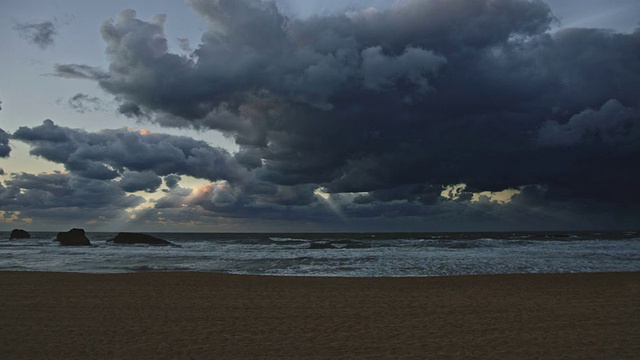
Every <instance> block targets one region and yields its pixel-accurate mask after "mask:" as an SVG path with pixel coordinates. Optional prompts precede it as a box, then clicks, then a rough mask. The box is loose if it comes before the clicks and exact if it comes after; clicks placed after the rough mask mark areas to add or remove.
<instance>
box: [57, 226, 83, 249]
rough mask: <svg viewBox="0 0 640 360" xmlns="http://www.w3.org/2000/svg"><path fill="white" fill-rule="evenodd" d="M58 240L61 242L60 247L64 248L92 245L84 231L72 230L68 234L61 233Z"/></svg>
mask: <svg viewBox="0 0 640 360" xmlns="http://www.w3.org/2000/svg"><path fill="white" fill-rule="evenodd" d="M56 238H57V239H58V241H60V245H64V246H86V245H91V242H90V241H89V239H88V238H87V236H86V235H85V234H84V229H71V230H69V231H67V232H59V233H58V236H57V237H56Z"/></svg>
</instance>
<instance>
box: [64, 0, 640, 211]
mask: <svg viewBox="0 0 640 360" xmlns="http://www.w3.org/2000/svg"><path fill="white" fill-rule="evenodd" d="M188 4H189V6H191V7H192V8H193V9H194V10H195V11H196V12H197V13H198V14H200V15H201V16H203V17H204V18H205V19H207V21H208V23H209V28H208V30H207V31H206V32H205V33H204V34H203V36H202V39H201V43H200V44H199V45H198V47H197V48H196V49H195V50H194V52H193V57H186V56H180V55H178V54H173V53H170V52H169V51H168V46H167V40H166V36H165V34H164V29H163V23H164V17H162V16H160V17H156V18H154V19H152V20H151V21H143V20H140V19H138V18H136V14H135V12H133V11H132V10H126V11H123V12H121V13H120V14H118V16H117V17H116V18H115V19H113V20H110V21H107V22H105V23H104V24H103V26H102V28H101V31H102V36H103V38H104V39H105V41H106V43H107V54H108V55H109V59H110V65H109V69H108V71H106V72H102V71H98V70H96V71H94V72H91V73H89V74H86V75H82V74H85V73H86V71H79V72H78V73H79V74H80V76H79V77H85V78H93V79H95V80H98V81H99V84H100V85H101V87H102V88H103V89H105V90H106V91H108V92H110V93H112V94H113V95H115V96H116V97H117V98H118V99H120V101H121V102H122V106H121V109H120V111H121V112H122V113H123V114H126V115H128V116H132V117H149V118H150V119H151V120H152V121H155V122H157V123H158V124H160V125H162V126H176V127H185V126H192V127H196V128H204V129H215V130H220V131H222V132H224V133H225V134H228V135H230V136H233V137H235V139H236V143H237V144H238V145H239V146H240V151H239V152H238V153H236V154H235V156H234V161H235V163H236V164H237V165H238V166H242V167H244V168H245V169H246V171H248V172H250V175H246V174H245V175H246V176H243V180H242V181H237V180H234V179H232V178H227V177H221V179H226V180H229V181H230V183H231V184H232V185H233V186H232V189H233V191H234V193H233V194H231V195H229V194H225V195H224V196H222V195H221V197H220V199H224V201H222V200H221V201H220V203H225V204H227V206H229V204H231V203H233V204H238V203H240V204H243V201H244V196H245V194H253V195H255V194H258V193H259V192H258V191H262V192H264V194H262V195H261V196H263V197H264V198H266V197H267V196H273V197H275V198H278V197H279V196H280V195H277V194H278V191H280V193H281V195H283V190H282V189H288V190H291V189H295V190H291V191H292V193H294V194H296V195H295V196H292V197H291V198H292V199H295V200H291V202H292V203H296V204H305V203H306V204H310V203H315V201H316V197H314V196H313V194H312V192H313V191H314V189H316V188H317V187H318V186H323V187H324V188H325V189H326V190H327V191H328V192H331V193H339V192H370V193H369V194H368V195H363V196H362V197H360V198H358V200H357V201H358V202H360V203H361V204H362V205H364V204H375V203H383V202H394V201H399V200H406V201H410V202H416V203H421V204H433V203H434V202H436V201H437V200H438V199H439V196H438V193H439V190H441V189H442V187H443V186H446V185H450V184H458V183H465V184H467V186H468V188H467V189H468V191H467V193H465V196H466V197H465V198H464V199H465V201H466V199H467V198H468V197H469V196H470V194H471V192H472V191H473V192H479V191H500V190H504V189H507V188H519V187H521V186H525V185H536V186H542V187H544V188H545V189H547V190H546V192H545V196H546V197H547V198H548V199H558V200H576V199H587V200H597V201H599V202H614V203H617V204H623V203H630V204H633V203H637V201H638V200H640V190H638V187H637V186H635V182H637V181H636V179H638V177H639V176H640V170H639V169H640V168H638V167H635V166H632V165H631V164H635V163H637V162H638V160H640V149H639V148H638V146H639V145H637V144H638V143H640V142H638V141H637V137H638V130H637V129H638V124H639V121H640V120H639V118H638V108H639V101H640V100H639V98H638V97H637V89H639V88H640V62H638V58H639V57H640V31H636V32H634V33H631V34H620V33H614V32H611V31H605V30H599V29H566V30H562V31H558V32H555V33H550V32H549V31H548V30H549V28H550V26H551V25H552V24H553V23H554V22H555V21H556V19H555V17H554V16H553V14H552V13H551V12H550V9H549V7H548V6H547V5H546V4H545V3H544V2H542V1H525V0H491V1H490V0H473V1H469V0H447V1H445V0H431V1H418V0H408V1H404V2H400V3H398V4H397V5H395V6H394V7H392V8H391V9H389V10H386V11H376V10H365V11H360V12H351V13H349V14H348V15H344V14H330V15H315V16H312V17H310V18H307V19H290V18H287V17H285V16H284V15H282V13H280V12H279V10H278V9H277V7H276V4H275V2H263V1H259V0H239V1H228V0H192V1H189V2H188ZM71 66H72V68H71V69H69V70H67V71H64V72H61V73H73V71H72V70H73V69H75V68H74V67H77V66H79V65H71ZM93 73H95V74H100V75H99V76H95V75H91V74H93ZM156 174H158V175H163V174H166V172H165V173H162V172H158V171H156ZM183 174H186V172H183ZM204 177H205V178H209V179H211V178H212V177H211V176H204ZM258 189H260V190H258ZM285 193H286V191H285ZM221 194H222V193H221ZM227 195H228V196H227ZM232 195H233V196H232ZM540 196H541V195H540ZM283 197H285V196H284V195H283ZM311 199H314V200H313V201H312V200H311ZM232 200H233V201H232ZM256 201H257V200H256V199H254V202H253V203H254V204H255V203H256Z"/></svg>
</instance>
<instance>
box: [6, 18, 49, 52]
mask: <svg viewBox="0 0 640 360" xmlns="http://www.w3.org/2000/svg"><path fill="white" fill-rule="evenodd" d="M13 29H14V30H15V31H17V32H18V33H19V34H20V36H21V37H22V38H24V39H26V40H27V41H29V42H30V43H32V44H34V45H37V46H39V47H40V48H41V49H46V48H47V47H48V46H51V45H53V42H54V37H55V36H56V35H57V31H56V26H55V25H54V23H53V22H51V21H43V22H39V23H18V24H16V25H15V26H14V27H13Z"/></svg>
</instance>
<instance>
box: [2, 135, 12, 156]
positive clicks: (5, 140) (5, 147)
mask: <svg viewBox="0 0 640 360" xmlns="http://www.w3.org/2000/svg"><path fill="white" fill-rule="evenodd" d="M9 154H11V147H10V146H9V134H7V133H6V132H5V131H4V130H2V129H0V158H6V157H9Z"/></svg>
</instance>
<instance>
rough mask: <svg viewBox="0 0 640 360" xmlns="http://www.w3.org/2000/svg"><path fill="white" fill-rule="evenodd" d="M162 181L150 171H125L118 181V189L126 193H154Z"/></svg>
mask: <svg viewBox="0 0 640 360" xmlns="http://www.w3.org/2000/svg"><path fill="white" fill-rule="evenodd" d="M160 185H162V179H161V178H160V177H159V176H158V175H156V174H155V173H153V172H151V171H142V172H139V171H125V172H124V173H123V174H122V178H121V179H120V187H121V188H122V190H124V191H126V192H136V191H146V192H149V193H153V192H156V190H158V188H159V187H160Z"/></svg>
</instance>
